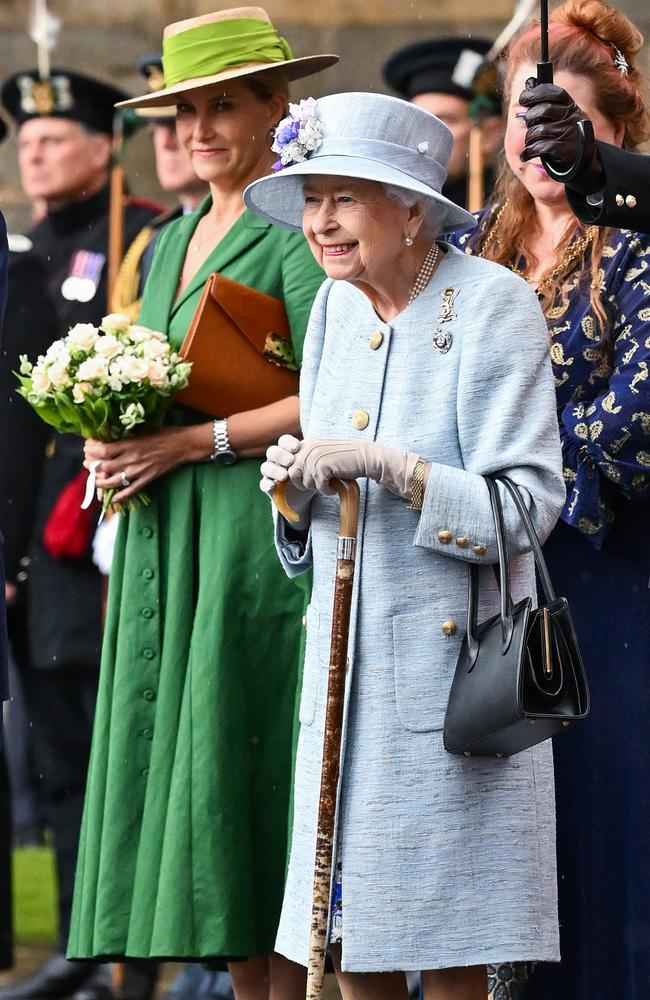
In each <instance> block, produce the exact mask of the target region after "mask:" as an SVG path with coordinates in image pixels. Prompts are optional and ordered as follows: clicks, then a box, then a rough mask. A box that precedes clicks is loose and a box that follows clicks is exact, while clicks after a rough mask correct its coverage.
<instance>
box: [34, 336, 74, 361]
mask: <svg viewBox="0 0 650 1000" xmlns="http://www.w3.org/2000/svg"><path fill="white" fill-rule="evenodd" d="M41 357H42V359H43V360H44V361H47V362H48V363H49V362H52V361H59V360H62V359H65V362H66V364H67V363H68V362H69V361H70V351H69V350H68V348H67V346H66V343H65V341H64V340H55V341H54V343H53V344H50V346H49V347H48V349H47V350H46V352H45V354H44V355H42V356H41ZM40 360H41V358H39V361H40Z"/></svg>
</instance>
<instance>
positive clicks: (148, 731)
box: [142, 729, 153, 740]
mask: <svg viewBox="0 0 650 1000" xmlns="http://www.w3.org/2000/svg"><path fill="white" fill-rule="evenodd" d="M142 735H143V736H144V738H145V740H152V739H153V729H143V730H142Z"/></svg>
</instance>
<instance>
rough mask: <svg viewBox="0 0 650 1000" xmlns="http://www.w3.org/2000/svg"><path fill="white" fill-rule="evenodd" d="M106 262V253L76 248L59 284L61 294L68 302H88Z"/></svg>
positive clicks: (93, 294)
mask: <svg viewBox="0 0 650 1000" xmlns="http://www.w3.org/2000/svg"><path fill="white" fill-rule="evenodd" d="M105 263H106V254H103V253H91V252H90V251H89V250H77V252H76V253H75V255H74V256H73V258H72V260H71V262H70V270H69V272H68V276H67V278H66V279H65V281H64V282H63V284H62V285H61V295H62V296H63V298H64V299H67V300H68V302H90V300H91V299H92V298H94V296H95V292H96V291H97V286H98V285H99V281H100V278H101V274H102V268H103V267H104V264H105Z"/></svg>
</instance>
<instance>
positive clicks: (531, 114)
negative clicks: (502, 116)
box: [519, 78, 605, 194]
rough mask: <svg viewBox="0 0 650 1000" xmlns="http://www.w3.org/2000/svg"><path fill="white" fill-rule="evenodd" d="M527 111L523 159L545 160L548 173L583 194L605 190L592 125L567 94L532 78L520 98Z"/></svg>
mask: <svg viewBox="0 0 650 1000" xmlns="http://www.w3.org/2000/svg"><path fill="white" fill-rule="evenodd" d="M519 103H520V104H521V106H522V107H523V108H526V126H527V129H528V131H527V132H526V145H525V146H524V149H523V152H522V154H521V159H522V160H523V161H524V162H526V161H527V160H533V159H535V158H536V157H538V156H539V157H541V159H542V163H543V164H544V168H545V169H546V171H547V173H548V174H549V176H550V177H552V178H553V180H557V181H561V182H562V183H564V184H566V185H567V187H570V188H571V189H572V190H573V191H578V192H579V193H580V194H594V193H595V192H597V191H602V189H603V188H604V187H605V175H604V173H603V168H602V165H601V162H600V158H599V156H598V150H597V149H596V145H595V143H594V133H593V128H592V125H591V122H590V121H589V119H588V118H586V116H585V115H584V114H583V113H582V111H581V110H580V108H579V107H578V105H577V104H575V102H574V101H573V100H572V98H571V97H570V96H569V95H568V94H567V92H566V90H562V88H561V87H556V86H555V84H553V83H540V84H537V82H536V80H535V79H533V78H531V79H529V80H527V81H526V89H525V90H524V91H522V93H521V94H520V95H519Z"/></svg>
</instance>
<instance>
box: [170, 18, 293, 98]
mask: <svg viewBox="0 0 650 1000" xmlns="http://www.w3.org/2000/svg"><path fill="white" fill-rule="evenodd" d="M291 58H292V53H291V49H290V48H289V44H288V42H286V41H285V39H284V38H281V37H280V35H278V33H277V31H276V30H275V28H274V27H273V25H272V24H269V23H268V22H267V21H261V20H258V18H254V17H238V18H233V19H232V20H231V21H211V22H209V23H208V24H199V25H198V26H197V27H196V28H188V30H187V31H181V32H179V33H178V34H177V35H172V36H171V38H166V39H164V40H163V72H164V74H165V87H173V86H174V85H175V84H177V83H183V81H185V80H193V79H195V78H196V77H202V76H213V75H214V74H215V73H221V72H222V71H223V70H225V69H230V68H232V67H234V66H246V65H247V64H248V63H258V62H267V63H274V62H284V61H285V60H287V59H291Z"/></svg>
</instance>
